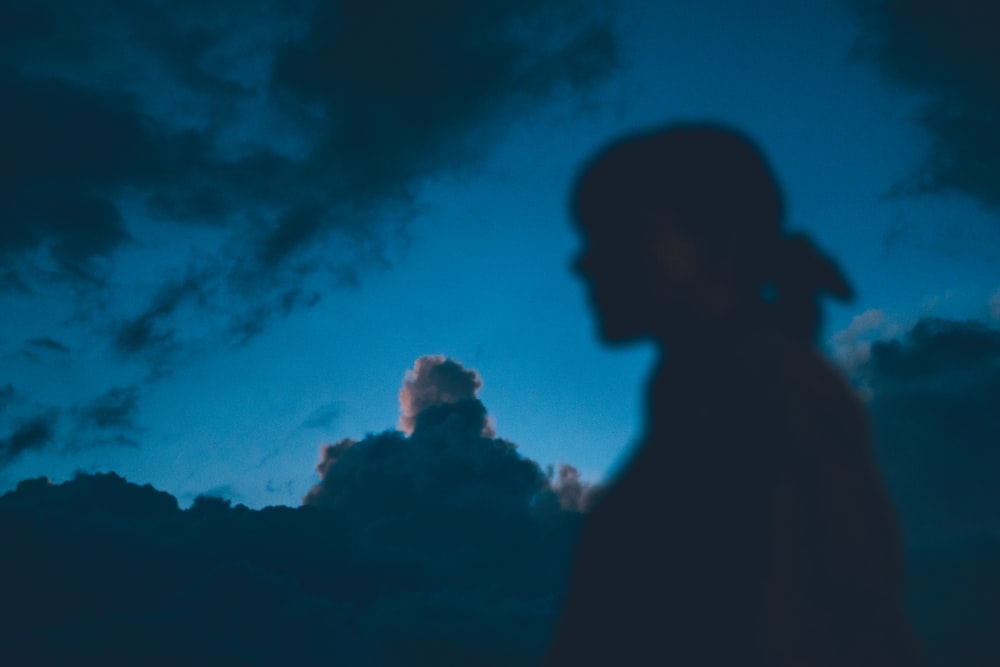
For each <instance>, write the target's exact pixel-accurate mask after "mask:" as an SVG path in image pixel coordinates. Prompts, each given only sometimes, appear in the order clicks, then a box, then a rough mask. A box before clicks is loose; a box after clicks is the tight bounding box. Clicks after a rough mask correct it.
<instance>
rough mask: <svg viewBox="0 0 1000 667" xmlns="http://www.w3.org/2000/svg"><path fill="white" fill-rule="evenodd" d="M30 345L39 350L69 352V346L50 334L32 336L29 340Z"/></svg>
mask: <svg viewBox="0 0 1000 667" xmlns="http://www.w3.org/2000/svg"><path fill="white" fill-rule="evenodd" d="M28 345H29V346H30V347H32V348H34V349H38V350H48V351H50V352H62V353H65V352H69V351H70V350H69V348H68V347H66V346H65V345H63V344H62V343H60V342H59V341H57V340H56V339H55V338H51V337H49V336H40V337H39V338H32V339H31V340H29V341H28Z"/></svg>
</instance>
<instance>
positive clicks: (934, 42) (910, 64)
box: [847, 0, 1000, 211]
mask: <svg viewBox="0 0 1000 667" xmlns="http://www.w3.org/2000/svg"><path fill="white" fill-rule="evenodd" d="M847 5H848V6H849V7H850V9H851V10H852V11H853V13H854V14H855V16H856V17H857V18H858V20H859V21H860V24H861V26H862V34H861V37H860V39H859V42H858V45H857V47H856V49H855V52H856V54H857V55H858V56H859V57H862V58H865V59H867V60H870V61H872V62H874V63H875V64H876V65H877V66H878V67H879V68H880V69H881V71H882V72H883V73H884V74H885V75H886V76H887V77H889V78H890V79H892V80H894V81H896V82H898V83H900V84H902V85H903V86H906V87H907V88H910V89H912V90H915V91H919V92H921V93H924V94H925V95H926V98H925V100H926V101H924V102H923V103H922V105H921V107H920V108H919V111H918V113H917V115H916V119H917V122H919V124H920V125H921V126H922V127H923V129H924V130H925V131H926V132H927V134H928V136H929V138H930V144H929V148H928V150H927V152H926V154H925V155H924V158H923V161H922V163H921V164H920V165H919V166H918V167H917V168H916V169H915V170H914V171H913V172H912V173H911V174H910V175H909V177H908V178H907V179H906V180H904V181H903V182H902V183H900V184H899V185H898V186H897V190H899V191H901V192H942V193H960V194H964V195H968V196H970V197H973V198H975V199H976V200H978V201H979V202H981V203H982V204H984V205H985V206H987V207H989V208H991V209H993V210H994V211H997V210H1000V125H998V123H997V118H998V117H1000V88H998V87H997V85H996V82H997V80H998V79H1000V41H998V40H997V39H996V35H997V32H998V31H1000V5H997V3H995V2H983V1H982V0H952V1H951V2H935V1H934V0H909V1H906V2H898V1H895V0H876V1H874V2H872V1H871V0H847Z"/></svg>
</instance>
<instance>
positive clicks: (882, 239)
mask: <svg viewBox="0 0 1000 667" xmlns="http://www.w3.org/2000/svg"><path fill="white" fill-rule="evenodd" d="M924 4H926V3H924ZM963 4H968V3H957V4H956V5H955V6H956V7H959V9H957V10H954V11H956V12H960V11H961V6H962V5H963ZM973 4H974V3H973ZM238 5H239V6H238ZM238 5H237V4H227V3H221V4H220V3H214V4H213V6H212V8H211V9H207V8H205V7H203V6H202V3H194V2H191V3H187V2H176V3H171V5H170V7H169V9H168V8H167V7H165V6H162V4H161V3H153V2H139V3H116V2H97V1H95V2H89V3H77V4H74V5H73V7H72V8H67V7H65V6H64V5H63V3H46V2H31V3H27V2H24V3H22V2H10V1H8V2H4V3H3V5H2V9H0V12H2V13H0V17H2V18H3V20H2V22H0V30H2V31H3V35H2V37H3V39H2V40H0V43H2V44H3V46H2V47H0V63H2V65H0V86H2V89H3V98H4V99H5V103H4V106H3V107H2V111H0V113H2V114H3V117H2V127H0V132H2V135H0V136H2V143H3V145H4V150H3V155H2V157H0V166H2V180H0V212H2V219H0V256H2V258H3V273H2V276H0V279H2V280H0V289H2V292H0V300H2V305H3V312H4V313H5V315H6V318H5V319H6V321H7V323H6V325H5V326H4V327H3V329H2V332H0V354H2V355H3V356H2V358H3V365H2V367H0V368H2V372H3V375H4V377H2V378H0V385H2V386H3V394H2V397H3V402H2V412H0V420H2V426H3V433H4V435H3V437H2V439H0V444H2V445H3V449H2V450H0V455H2V456H0V459H2V461H3V464H4V467H3V469H2V471H0V485H2V487H3V488H11V487H12V486H13V485H14V484H15V483H16V481H17V480H19V479H21V478H24V477H30V476H37V475H42V474H45V475H48V476H50V477H52V478H54V479H65V478H68V477H69V476H70V475H71V474H72V472H73V471H74V470H78V469H79V470H85V471H100V470H115V471H118V472H120V473H122V474H124V475H126V476H127V477H128V478H129V479H130V480H133V481H137V482H150V483H152V484H154V485H155V486H156V487H157V488H160V489H164V490H168V491H170V492H171V493H174V494H177V495H178V496H179V497H180V498H181V500H182V502H190V501H191V500H193V498H194V496H195V495H197V494H199V493H203V492H206V491H214V492H216V493H220V494H222V495H224V496H226V497H229V498H232V499H234V500H236V501H237V502H243V503H246V504H248V505H250V506H252V507H259V506H264V505H269V504H297V502H298V501H299V499H301V497H302V496H303V495H304V493H305V492H306V491H307V490H308V488H309V487H310V486H311V484H312V483H313V482H314V481H315V478H314V477H313V476H312V475H311V473H310V468H311V466H312V465H313V464H314V463H315V460H316V459H317V456H318V454H317V452H318V451H319V447H320V446H321V445H322V444H324V443H327V442H333V441H336V440H338V439H340V438H342V437H348V436H353V437H358V436H361V435H363V434H365V433H367V432H374V431H381V430H383V429H386V428H389V427H391V426H392V425H393V424H394V423H395V422H396V420H397V416H398V410H399V407H398V401H397V390H398V387H399V384H400V381H401V379H402V374H403V372H404V371H405V370H406V369H407V368H409V367H410V366H412V364H413V362H414V360H415V359H416V358H417V357H419V356H421V355H424V354H446V355H448V356H450V357H453V358H455V359H458V360H460V361H461V362H463V363H464V364H466V365H467V366H470V367H473V368H475V369H477V370H478V371H479V373H480V375H481V377H482V378H484V380H485V384H484V387H483V389H482V394H481V395H482V398H483V400H484V402H485V403H486V404H487V405H489V407H490V412H491V415H492V416H493V419H494V420H495V424H496V428H497V431H498V432H499V433H501V434H502V435H503V436H504V437H506V438H509V439H510V440H512V441H513V442H516V443H518V445H519V446H520V448H521V451H522V452H523V453H524V454H525V455H527V456H530V457H532V458H534V459H536V460H538V461H541V462H543V463H552V464H558V463H561V462H570V463H572V464H573V465H575V466H576V467H578V468H579V469H580V470H581V472H582V473H583V475H584V477H585V478H589V479H592V480H597V479H600V478H602V477H604V476H605V475H606V474H607V473H608V471H609V469H610V468H611V467H612V466H613V465H614V463H615V461H616V460H618V458H619V457H620V456H621V455H622V453H623V451H625V446H626V445H627V444H628V443H629V442H630V441H631V440H632V439H633V438H634V437H635V436H636V435H637V429H638V428H639V424H638V417H639V402H640V400H641V389H642V386H641V385H642V382H643V379H644V377H645V373H646V372H647V367H648V364H649V362H650V360H651V358H652V357H651V351H650V350H647V349H644V348H641V347H637V348H633V349H628V350H609V349H605V348H602V347H600V346H599V345H598V344H597V343H596V342H595V340H594V336H593V326H592V324H591V321H590V315H589V313H588V310H587V304H586V301H585V296H584V293H583V290H582V289H581V286H580V285H579V284H578V283H577V282H576V281H575V280H574V278H573V277H572V276H571V275H570V273H569V271H568V266H569V262H570V260H571V258H572V256H573V253H574V247H575V242H576V241H575V238H574V236H573V232H572V229H571V227H570V225H569V224H568V219H567V213H566V193H567V188H568V184H569V183H570V182H571V180H572V178H573V176H574V173H575V169H576V167H577V165H578V164H579V163H580V161H581V159H582V158H583V157H585V156H587V155H588V154H590V153H591V152H592V151H593V150H594V149H595V148H596V147H597V146H599V145H601V144H602V143H603V142H605V141H607V140H608V139H610V138H612V137H614V136H615V135H617V134H619V133H621V132H623V131H626V130H629V129H635V128H642V127H648V126H651V125H655V124H658V123H662V122H665V121H669V120H677V119H691V118H711V119H716V120H722V121H726V122H731V123H733V124H735V125H737V126H739V127H741V128H744V129H746V130H747V131H748V132H749V133H750V134H751V135H752V136H754V137H756V138H757V139H758V140H759V141H760V142H761V144H762V145H763V146H764V148H765V150H766V152H767V153H768V154H769V155H770V156H771V158H772V160H773V162H774V165H775V168H776V170H777V172H778V174H779V178H780V179H781V181H782V183H783V184H784V187H785V192H786V197H787V199H788V204H789V206H788V208H789V220H788V222H789V226H790V227H793V228H797V229H802V230H806V231H808V232H810V233H813V234H814V235H815V237H816V238H817V240H818V241H819V243H820V244H821V245H823V246H825V247H826V248H827V249H828V250H829V251H830V252H831V254H833V255H834V256H835V257H837V258H839V260H840V261H841V263H842V265H843V266H844V268H845V270H846V271H847V273H848V275H849V276H850V277H851V278H852V280H853V281H854V283H855V285H856V286H857V288H858V290H857V291H858V293H859V295H860V296H859V298H858V299H857V300H856V302H855V303H853V304H851V305H850V306H847V307H837V308H836V309H832V310H830V311H828V317H827V323H826V327H825V329H824V333H823V335H822V342H823V344H824V345H825V346H826V347H827V349H829V350H831V351H835V352H836V353H838V354H839V355H840V356H841V357H842V358H845V359H846V358H850V359H854V360H855V361H856V360H857V355H858V354H861V355H863V354H864V351H865V345H866V341H870V340H872V339H875V338H879V337H887V336H888V337H891V336H892V335H894V334H899V333H900V332H903V331H905V330H906V329H907V328H908V327H909V326H911V325H912V324H913V323H915V322H916V321H917V320H918V319H920V318H921V317H926V316H939V317H952V318H958V319H967V318H973V319H978V320H982V321H985V322H993V323H995V322H996V319H997V317H998V316H1000V313H998V310H1000V291H998V288H1000V276H998V272H997V271H996V269H995V266H996V264H995V262H996V261H997V259H998V255H1000V243H998V241H1000V223H998V221H997V217H996V214H997V207H998V206H1000V177H998V176H997V173H998V170H997V164H998V158H997V157H996V155H997V154H998V153H997V151H994V150H992V149H993V148H996V147H997V146H998V143H1000V135H998V133H997V130H996V128H995V125H988V122H989V119H990V118H993V117H995V115H996V114H997V112H998V110H1000V102H998V99H997V95H996V89H995V87H994V86H991V85H988V84H989V82H992V81H993V80H994V79H993V78H992V77H993V75H995V74H996V73H997V58H995V57H994V58H992V59H990V56H996V55H997V54H996V48H997V47H996V46H995V45H993V44H992V41H991V40H989V39H986V38H984V39H980V40H979V41H976V40H975V39H965V36H964V34H962V33H960V32H958V33H957V34H956V32H957V31H961V30H962V29H963V28H962V24H961V23H949V22H948V21H944V20H929V19H926V18H923V17H922V16H921V14H920V12H921V11H924V10H923V9H921V8H922V6H923V5H922V4H921V3H911V5H912V7H913V9H908V10H899V11H897V12H896V13H895V14H894V13H892V12H890V11H889V10H887V9H885V7H889V6H890V5H889V3H874V4H872V3H847V4H844V3H843V2H836V1H833V0H831V1H829V2H823V1H820V2H810V3H799V2H792V1H790V0H789V1H788V2H778V1H775V2H769V3H759V4H756V3H755V5H754V6H750V3H742V2H735V1H734V2H725V1H718V2H708V3H706V2H694V1H687V0H681V1H677V2H670V3H657V2H639V1H631V2H630V1H626V0H622V1H621V2H615V3H611V4H602V3H596V4H595V3H585V4H581V3H565V2H554V1H550V2H542V1H539V0H523V1H519V2H503V3H501V2H496V3H478V4H477V7H476V8H475V9H473V8H471V6H466V5H465V4H464V3H449V2H442V3H430V4H426V3H421V5H420V7H421V8H416V7H415V6H413V5H412V3H408V2H381V3H364V2H292V3H284V2H283V3H272V2H265V1H260V2H255V3H252V4H251V6H250V7H249V8H246V7H244V5H243V3H238ZM970 6H973V5H970ZM949 11H952V10H949ZM972 11H975V10H972ZM970 23H971V24H977V22H976V21H971V22H970ZM979 23H981V21H979ZM949 30H951V33H949V32H948V31H949ZM957 35H961V36H962V39H958V38H957ZM977 36H979V37H982V35H973V37H977ZM963 49H965V50H964V51H963ZM976 49H980V50H983V49H985V52H983V53H980V52H978V51H977V50H976ZM977 58H978V60H974V59H977ZM924 60H926V62H923V61H924ZM873 311H874V312H873ZM862 314H864V315H862ZM858 315H862V317H861V318H860V319H859V320H853V318H854V317H855V316H858Z"/></svg>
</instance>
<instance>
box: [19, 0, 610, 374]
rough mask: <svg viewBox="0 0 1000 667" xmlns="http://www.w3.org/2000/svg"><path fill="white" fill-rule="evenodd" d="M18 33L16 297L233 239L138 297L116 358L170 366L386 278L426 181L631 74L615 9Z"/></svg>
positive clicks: (153, 282)
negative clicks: (189, 246) (135, 255)
mask: <svg viewBox="0 0 1000 667" xmlns="http://www.w3.org/2000/svg"><path fill="white" fill-rule="evenodd" d="M0 25H2V26H3V28H0V30H3V31H4V33H3V34H4V35H6V37H5V38H4V39H2V40H0V97H2V98H3V99H4V102H5V103H4V105H3V106H2V107H0V145H3V146H4V151H3V153H2V155H0V258H2V259H3V260H4V264H5V270H4V274H3V276H2V277H0V286H3V287H5V288H6V289H17V290H31V289H46V290H51V289H57V288H58V286H59V284H60V283H59V280H58V279H59V278H61V279H62V280H63V284H65V283H66V282H67V281H68V282H69V283H70V284H72V285H73V286H74V287H77V288H84V289H89V288H91V287H100V286H108V285H109V283H108V281H112V282H114V281H115V280H120V279H122V278H121V277H120V276H116V274H115V273H114V272H113V271H109V269H110V268H113V267H114V262H115V260H116V258H118V257H119V256H120V255H121V251H122V250H123V249H125V248H133V249H134V248H146V249H149V244H150V243H151V241H150V240H149V239H151V238H164V237H169V236H173V237H174V238H180V237H181V234H182V232H183V231H184V229H177V226H178V225H182V226H185V225H186V226H188V227H186V228H185V229H190V227H189V226H190V225H201V226H203V229H213V230H215V231H216V232H217V238H216V241H215V243H217V246H216V247H214V248H207V247H206V248H204V249H202V252H201V254H200V255H199V256H198V257H195V256H194V254H191V255H190V256H181V257H178V258H177V259H178V262H177V264H176V265H175V268H174V269H173V270H171V269H164V268H163V267H158V268H156V269H155V270H154V269H152V268H150V269H149V271H150V274H149V275H138V273H141V271H142V269H137V268H132V269H131V272H132V274H130V275H129V276H127V277H126V278H124V279H125V280H127V282H128V283H129V284H130V285H132V284H141V285H148V286H152V287H151V288H150V293H149V294H148V299H147V302H146V304H145V305H144V306H140V307H138V308H137V309H136V311H135V313H134V314H133V315H132V316H131V317H125V318H123V317H122V315H121V314H120V313H114V314H113V316H114V317H115V318H116V319H118V320H124V321H121V322H120V326H119V328H118V330H117V332H116V334H115V336H114V347H115V349H116V350H117V351H119V352H122V353H124V354H129V355H132V354H137V355H140V356H142V357H144V358H155V359H157V360H160V359H162V358H163V357H164V356H167V355H169V354H170V353H172V352H176V351H178V350H180V349H183V348H184V347H185V346H186V345H187V344H189V343H191V342H192V340H194V339H197V340H199V341H206V343H205V344H213V343H214V344H217V343H219V342H232V343H235V344H241V343H243V342H246V341H247V340H249V339H251V338H252V337H254V336H256V335H257V334H259V333H260V332H261V331H263V330H264V329H265V328H266V327H267V326H268V324H269V323H270V322H271V321H272V320H274V319H275V318H280V317H284V316H286V315H287V314H289V313H291V312H294V311H295V310H297V309H302V308H308V307H310V306H311V305H313V304H315V303H316V301H317V299H318V298H319V292H320V291H321V286H326V285H328V284H330V282H331V278H332V279H333V281H334V282H336V281H339V280H340V277H341V276H344V275H349V276H354V275H355V269H356V267H358V266H362V265H367V264H371V263H374V261H375V260H376V259H381V260H383V261H384V258H385V257H386V256H387V253H386V252H385V248H386V247H390V246H392V244H393V243H395V242H397V239H399V238H401V237H402V235H400V234H398V233H396V232H397V231H398V226H399V225H401V224H405V221H406V220H407V219H408V218H409V216H411V215H413V213H414V211H417V210H420V204H419V202H418V201H417V191H418V186H419V184H420V183H421V182H422V181H423V180H424V179H426V178H429V177H433V176H434V175H436V174H439V173H441V172H442V171H447V170H450V169H454V168H460V167H463V166H467V165H469V164H471V163H473V162H475V161H476V160H478V159H480V158H481V157H483V156H484V155H485V154H486V153H487V151H488V149H489V148H490V146H492V145H493V142H494V141H495V140H496V139H497V138H498V137H499V136H500V135H501V132H502V130H503V128H504V127H505V126H506V124H508V123H509V122H510V121H511V120H512V119H513V118H515V116H516V114H519V113H522V112H525V111H527V110H529V109H531V108H532V107H534V106H535V105H537V104H540V103H542V102H544V101H546V100H548V99H551V98H552V97H553V96H554V95H557V94H559V92H560V91H580V90H583V89H586V88H588V87H590V86H592V85H593V84H595V83H597V82H599V81H601V80H602V79H603V78H604V77H606V75H607V74H608V73H609V72H610V71H611V70H612V69H613V68H614V67H615V64H616V58H617V44H616V36H615V33H614V31H613V27H612V26H611V24H610V22H609V20H608V18H607V16H606V14H605V13H604V12H603V11H602V10H601V5H600V3H599V2H594V3H592V2H586V3H572V2H568V0H517V1H516V2H507V1H505V2H500V1H495V0H491V1H488V2H477V3H467V2H462V1H460V0H438V1H435V2H431V3H410V2H400V1H392V2H378V3H371V2H364V1H362V0H316V1H309V2H276V1H273V0H261V1H259V2H255V3H254V4H253V9H252V10H248V9H247V8H246V6H245V5H244V4H243V3H236V2H221V3H212V4H211V5H210V6H208V5H205V4H204V3H197V2H189V1H183V2H176V3H169V5H165V4H163V3H160V2H154V1H152V0H140V1H137V2H131V3H127V4H126V5H122V4H121V3H118V2H114V1H113V0H94V1H93V2H90V3H87V4H86V5H85V6H84V5H73V6H72V7H67V6H66V5H65V3H61V2H55V1H54V0H48V1H46V0H42V1H40V2H27V1H18V0H13V1H11V2H7V3H4V6H3V7H2V9H0ZM151 225H152V226H157V225H158V226H159V227H160V228H159V229H158V230H157V231H155V232H151V231H150V229H151ZM154 264H155V263H154ZM195 265H197V266H198V267H199V269H198V271H197V272H196V273H197V274H198V277H197V280H196V281H195V283H192V282H191V281H190V279H189V275H190V274H191V271H190V270H185V269H178V268H176V266H180V267H190V266H195ZM134 266H135V265H133V267H134ZM164 271H166V273H167V275H163V273H162V272H164ZM115 286H117V285H116V284H111V287H115ZM182 306H183V307H182ZM188 307H190V308H191V309H193V310H195V311H197V313H198V317H197V318H189V317H188V315H190V313H187V309H188ZM190 319H197V320H198V321H199V322H200V328H199V330H198V333H197V335H192V336H185V335H183V334H184V331H183V330H185V329H187V328H189V327H190V326H191V322H190V321H189V320H190Z"/></svg>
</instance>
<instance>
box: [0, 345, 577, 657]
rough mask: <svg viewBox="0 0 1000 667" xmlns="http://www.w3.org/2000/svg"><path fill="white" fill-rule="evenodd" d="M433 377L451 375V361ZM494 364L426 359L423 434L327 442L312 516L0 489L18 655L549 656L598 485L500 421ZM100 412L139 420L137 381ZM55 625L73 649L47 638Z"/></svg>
mask: <svg viewBox="0 0 1000 667" xmlns="http://www.w3.org/2000/svg"><path fill="white" fill-rule="evenodd" d="M435 369H438V370H437V371H436V372H435ZM480 385H481V380H480V379H479V376H478V374H477V373H476V372H475V371H473V370H472V369H466V368H464V367H463V366H462V365H461V364H459V363H458V362H455V361H453V360H450V359H447V358H445V357H422V358H421V359H420V360H418V362H417V363H416V364H415V366H414V370H413V371H411V372H410V373H409V374H407V376H406V380H405V383H404V394H407V392H409V393H408V394H407V395H408V396H410V397H411V398H412V400H410V401H408V402H404V405H406V406H408V407H409V409H410V411H411V416H412V418H413V419H412V427H413V428H412V431H411V432H409V433H403V432H401V431H396V430H390V431H386V432H384V433H380V434H374V435H369V436H367V437H365V438H363V439H360V440H352V439H345V440H342V441H340V442H337V443H334V444H331V445H327V446H326V447H324V448H323V451H322V457H321V461H320V463H319V465H318V467H317V469H318V471H319V473H320V481H319V482H318V483H317V484H316V485H315V486H314V487H313V488H312V490H311V491H310V492H309V494H308V495H307V496H306V498H305V499H304V501H303V506H302V507H299V508H295V509H293V508H287V507H270V508H265V509H263V510H259V511H254V510H249V509H247V508H246V507H243V506H242V505H235V506H234V505H233V504H232V502H231V501H229V500H227V499H224V498H220V497H216V496H211V495H206V496H201V497H198V498H196V499H195V501H194V503H193V505H192V506H191V507H190V508H189V509H187V510H182V509H180V508H179V507H178V503H177V500H176V499H175V498H174V497H173V496H171V495H169V494H166V493H163V492H161V491H157V490H155V489H153V488H152V487H151V486H149V485H146V486H142V487H140V486H138V485H135V484H130V483H128V482H127V481H126V480H124V479H123V478H121V477H119V476H117V475H115V474H114V473H109V474H96V475H87V474H78V475H77V476H76V477H75V478H74V479H73V480H71V481H68V482H65V483H63V484H52V483H51V482H49V481H48V480H47V479H35V480H26V481H23V482H21V483H20V484H18V486H17V488H16V489H15V490H14V491H12V492H9V493H7V494H6V495H4V496H2V497H0V532H3V534H4V535H5V536H6V538H7V539H9V540H10V543H11V544H12V545H16V546H15V547H14V548H11V549H4V550H0V586H2V587H3V589H4V591H5V601H6V603H7V604H8V605H10V606H11V608H14V609H17V612H18V613H17V614H15V615H13V617H12V618H11V619H10V620H8V621H7V622H5V623H4V624H2V625H0V642H2V643H3V646H4V650H5V654H6V655H15V656H29V655H30V656H32V659H33V660H37V661H39V662H49V663H68V662H73V663H77V662H84V661H86V662H100V664H164V665H167V664H182V663H192V664H202V663H205V662H214V663H219V664H236V663H239V664H247V665H256V664H275V663H281V664H286V663H287V664H310V663H316V662H319V661H323V662H331V663H335V664H359V665H371V666H372V667H383V666H384V667H389V666H399V667H403V666H413V665H426V666H428V667H430V666H438V665H444V664H468V665H493V666H496V667H505V666H508V665H509V666H510V667H514V666H518V667H523V666H524V665H532V664H537V662H538V661H539V659H540V658H541V656H542V655H543V652H544V650H545V647H546V645H547V642H548V638H549V634H550V630H551V625H552V623H553V620H554V617H555V614H556V611H557V609H558V604H559V600H560V598H561V595H562V586H563V582H564V580H565V578H566V574H567V566H568V562H569V556H570V551H571V548H572V545H573V541H574V536H575V535H576V532H577V529H578V526H579V523H580V521H581V518H582V514H581V510H582V509H583V508H584V507H585V506H586V505H587V498H588V497H589V496H590V494H591V491H592V489H591V487H590V485H589V484H587V483H586V482H583V481H582V480H581V479H580V475H579V473H578V472H577V471H576V470H575V469H574V468H572V467H571V466H566V465H564V466H562V467H561V468H560V469H559V472H558V474H554V473H553V471H552V470H551V469H549V470H546V469H543V468H542V467H541V466H540V465H539V464H538V463H536V462H535V461H532V460H531V459H528V458H526V457H524V456H522V455H521V454H519V453H518V451H517V448H516V447H515V445H513V444H512V443H510V442H508V441H506V440H503V439H501V438H497V437H494V436H493V434H492V433H491V432H488V431H486V430H485V427H486V425H487V423H488V418H487V414H486V409H485V407H484V406H483V405H482V403H481V402H480V401H479V400H478V399H477V398H476V396H475V392H476V390H477V389H478V387H479V386H480ZM105 403H106V405H104V404H102V406H103V407H104V408H106V409H103V410H95V411H92V414H93V416H94V419H104V420H106V421H109V422H111V423H114V424H118V423H121V422H125V423H127V422H128V421H129V419H130V415H131V412H130V410H129V409H127V408H128V405H129V392H128V391H127V390H124V389H122V390H112V391H110V392H108V394H107V400H106V401H105ZM52 636H58V637H60V638H61V641H59V642H52V641H50V640H49V638H50V637H52Z"/></svg>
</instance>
